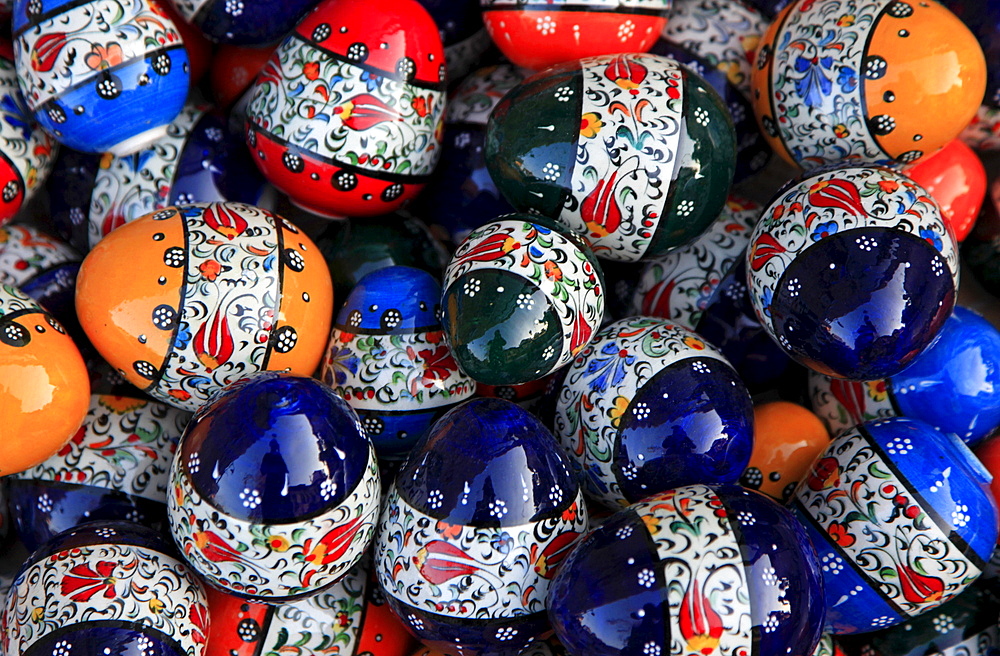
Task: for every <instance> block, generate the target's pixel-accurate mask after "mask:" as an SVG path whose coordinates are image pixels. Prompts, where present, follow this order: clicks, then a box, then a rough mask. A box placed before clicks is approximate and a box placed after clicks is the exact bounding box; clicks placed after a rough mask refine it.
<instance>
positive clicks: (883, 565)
mask: <svg viewBox="0 0 1000 656" xmlns="http://www.w3.org/2000/svg"><path fill="white" fill-rule="evenodd" d="M990 478H991V476H990V475H989V472H987V471H986V469H984V468H983V466H982V465H981V464H980V463H979V461H978V460H976V458H975V456H973V455H972V452H971V451H969V449H968V447H966V446H965V445H964V444H963V443H962V442H961V441H960V440H958V438H956V437H954V436H950V435H945V434H944V433H941V432H940V431H938V430H937V429H935V428H934V427H932V426H930V425H928V424H925V423H923V422H921V421H917V420H915V419H908V418H903V417H894V418H891V419H880V420H877V421H871V422H865V423H863V424H860V425H858V426H857V427H855V428H854V429H852V430H850V431H848V432H846V433H842V434H841V435H840V436H839V437H837V438H835V439H834V440H833V442H831V443H830V446H829V447H827V449H826V450H825V451H824V452H823V453H822V454H820V457H819V458H817V459H816V461H815V462H814V463H813V465H812V469H811V470H810V472H809V475H808V476H807V477H806V478H805V479H804V480H803V481H802V482H801V483H799V487H798V489H797V490H796V491H795V494H794V501H793V504H792V505H793V508H794V510H795V512H796V515H797V516H798V517H799V519H800V521H802V523H803V525H804V526H805V527H806V532H807V533H808V534H809V538H810V540H811V541H812V543H813V546H815V547H816V551H817V552H818V554H819V556H820V563H821V565H822V569H823V579H824V585H825V589H826V621H827V625H828V626H829V628H830V630H831V631H832V632H833V633H836V634H845V633H861V632H866V631H872V630H875V629H881V628H886V627H889V626H893V625H895V624H899V623H901V622H903V621H905V620H907V619H909V618H912V617H916V616H917V615H920V614H922V613H926V612H929V611H930V610H932V609H934V608H937V607H938V606H940V605H941V604H943V603H945V602H946V601H948V600H950V599H952V598H953V597H955V596H957V595H958V594H960V593H961V592H962V591H963V590H965V589H966V588H967V587H968V586H969V584H971V583H972V582H973V581H975V580H976V579H977V578H978V577H979V576H980V574H982V572H983V570H984V569H985V567H986V563H987V561H988V560H989V558H990V555H991V554H992V553H993V548H994V547H995V545H996V539H997V508H996V502H995V501H994V500H993V495H992V494H991V493H990V490H989V482H990Z"/></svg>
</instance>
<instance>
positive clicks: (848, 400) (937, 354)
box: [809, 307, 1000, 444]
mask: <svg viewBox="0 0 1000 656" xmlns="http://www.w3.org/2000/svg"><path fill="white" fill-rule="evenodd" d="M809 387H810V395H811V396H812V405H813V409H814V410H815V411H816V412H817V414H819V415H820V416H821V417H822V418H823V421H825V422H826V425H827V426H828V427H829V429H830V432H831V433H837V432H840V431H842V430H845V429H847V428H850V427H852V426H854V425H855V424H859V423H861V422H863V421H868V420H870V419H880V418H883V417H910V418H911V419H919V420H921V421H925V422H927V423H928V424H930V425H931V426H934V428H936V429H938V430H939V431H941V432H944V433H954V434H955V435H957V436H958V437H959V438H960V439H961V440H962V441H963V442H966V443H969V444H974V443H976V442H978V441H980V440H982V439H983V438H986V437H989V436H990V435H992V434H993V433H994V432H995V431H996V430H997V429H998V428H1000V332H998V331H997V329H996V328H994V327H993V325H992V324H991V323H990V322H989V321H987V320H986V319H984V318H982V317H980V316H979V315H978V314H976V313H975V312H973V311H972V310H967V309H965V308H963V307H956V308H955V312H954V314H952V315H951V316H950V317H948V320H947V321H945V323H944V327H942V328H941V333H940V335H939V336H938V338H937V339H936V340H935V341H934V342H933V343H932V344H931V345H930V346H929V347H927V350H925V351H924V352H923V353H921V354H920V355H919V356H918V357H917V358H916V359H914V360H913V362H912V363H911V364H910V365H909V366H908V367H906V369H903V370H902V371H901V372H899V373H898V374H895V375H893V376H890V377H888V378H881V379H878V380H872V381H866V382H853V381H846V380H837V379H831V378H829V377H827V376H824V375H822V374H818V373H815V372H813V373H812V375H811V376H810V384H809Z"/></svg>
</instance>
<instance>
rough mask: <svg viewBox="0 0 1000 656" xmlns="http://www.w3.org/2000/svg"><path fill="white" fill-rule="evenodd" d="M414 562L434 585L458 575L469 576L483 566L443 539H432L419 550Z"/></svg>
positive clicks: (425, 577)
mask: <svg viewBox="0 0 1000 656" xmlns="http://www.w3.org/2000/svg"><path fill="white" fill-rule="evenodd" d="M413 564H414V565H416V566H417V569H419V570H420V575H421V576H422V577H424V579H425V580H427V581H429V582H431V583H433V584H434V585H441V584H443V583H447V582H448V581H450V580H451V579H453V578H455V577H458V576H468V575H470V574H475V573H476V572H479V571H480V570H481V569H482V568H481V567H480V566H479V563H477V562H476V561H475V560H474V559H473V558H472V557H471V556H469V555H468V554H467V553H465V552H464V551H462V550H461V549H459V548H458V547H456V546H454V545H452V544H449V543H447V542H444V541H442V540H432V541H430V542H428V543H427V545H426V546H423V547H421V548H420V550H419V551H417V555H415V556H414V557H413Z"/></svg>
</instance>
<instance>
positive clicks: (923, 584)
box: [896, 564, 944, 604]
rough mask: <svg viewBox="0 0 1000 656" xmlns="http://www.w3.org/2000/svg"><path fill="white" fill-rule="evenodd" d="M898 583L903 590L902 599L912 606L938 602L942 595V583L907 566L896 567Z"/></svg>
mask: <svg viewBox="0 0 1000 656" xmlns="http://www.w3.org/2000/svg"><path fill="white" fill-rule="evenodd" d="M896 573H897V574H899V583H900V585H901V586H902V588H903V598H904V599H906V600H907V601H909V602H911V603H914V604H926V603H930V602H934V601H938V600H939V599H941V597H942V596H943V595H944V581H942V580H941V579H939V578H937V577H935V576H928V575H926V574H921V573H920V572H918V571H917V570H916V569H914V568H913V567H910V566H909V565H902V564H901V565H896Z"/></svg>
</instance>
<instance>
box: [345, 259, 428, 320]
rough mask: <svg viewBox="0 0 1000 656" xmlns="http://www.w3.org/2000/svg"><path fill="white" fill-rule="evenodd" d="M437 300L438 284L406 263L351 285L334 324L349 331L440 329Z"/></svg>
mask: <svg viewBox="0 0 1000 656" xmlns="http://www.w3.org/2000/svg"><path fill="white" fill-rule="evenodd" d="M440 299H441V285H440V284H439V283H438V281H437V280H435V279H434V277H433V276H431V274H429V273H427V272H426V271H422V270H420V269H415V268H413V267H408V266H391V267H386V268H384V269H378V270H377V271H372V272H371V273H369V274H367V275H366V276H365V277H364V278H362V279H361V280H360V281H358V284H357V285H355V287H354V289H353V290H352V291H351V293H350V295H349V296H348V297H347V300H346V301H344V306H343V307H342V308H341V309H340V312H339V313H337V321H336V327H337V328H339V329H340V330H343V331H344V332H349V333H364V332H376V333H379V332H380V333H389V334H403V333H412V332H414V331H415V330H416V329H418V328H422V329H428V328H430V329H431V330H441V322H440V321H438V318H437V317H438V302H439V300H440Z"/></svg>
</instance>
